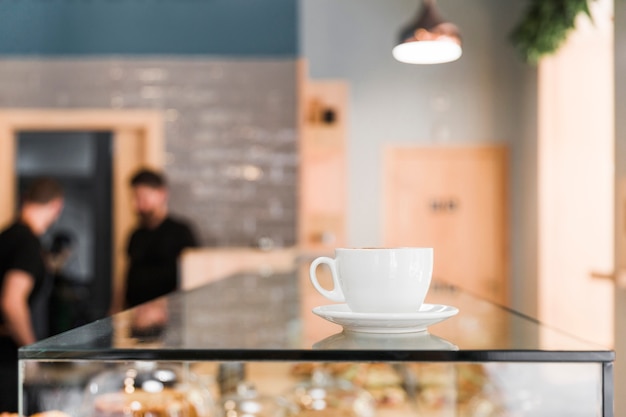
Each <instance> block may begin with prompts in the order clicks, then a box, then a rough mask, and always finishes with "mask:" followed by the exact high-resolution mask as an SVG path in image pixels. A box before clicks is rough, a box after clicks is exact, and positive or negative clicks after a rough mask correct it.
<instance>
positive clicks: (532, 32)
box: [510, 0, 595, 64]
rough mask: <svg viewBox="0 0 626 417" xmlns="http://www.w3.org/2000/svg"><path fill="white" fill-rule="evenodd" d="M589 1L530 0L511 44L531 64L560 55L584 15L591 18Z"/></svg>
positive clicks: (512, 36)
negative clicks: (555, 54)
mask: <svg viewBox="0 0 626 417" xmlns="http://www.w3.org/2000/svg"><path fill="white" fill-rule="evenodd" d="M588 1H595V0H530V3H529V5H528V7H527V9H526V12H525V14H524V16H523V17H522V20H521V21H520V22H519V24H518V25H517V26H516V27H515V28H514V29H513V31H512V32H511V36H510V37H511V41H512V42H513V45H514V46H515V47H516V48H517V50H518V51H519V52H520V54H521V55H522V58H523V59H524V60H525V61H526V62H529V63H532V64H536V63H537V62H538V61H539V59H540V58H541V57H543V56H545V55H549V54H552V53H554V52H556V51H557V50H558V49H559V47H560V46H561V45H562V44H563V42H564V41H565V39H566V38H567V35H568V34H569V32H570V31H571V30H572V29H573V28H574V27H575V25H576V17H577V16H578V15H579V14H580V13H584V14H586V15H587V16H589V18H590V19H591V12H590V11H589V3H588Z"/></svg>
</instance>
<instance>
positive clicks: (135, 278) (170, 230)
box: [111, 169, 197, 312]
mask: <svg viewBox="0 0 626 417" xmlns="http://www.w3.org/2000/svg"><path fill="white" fill-rule="evenodd" d="M130 185H131V188H132V193H133V205H134V209H135V212H136V214H137V216H138V219H139V225H138V227H137V228H136V229H135V230H134V231H133V233H132V234H131V236H130V239H129V241H128V247H127V254H128V261H129V264H128V271H127V274H126V282H125V285H124V288H122V289H121V291H119V292H118V293H117V294H114V297H113V306H112V309H111V310H112V312H117V311H120V310H121V309H123V308H130V307H134V306H137V305H139V304H142V303H144V302H146V301H149V300H152V299H154V298H157V297H160V296H162V295H165V294H167V293H169V292H172V291H174V290H176V289H177V288H178V259H179V256H180V254H181V252H182V251H183V249H185V248H189V247H195V246H197V241H196V238H195V236H194V233H193V232H192V230H191V228H190V226H189V225H188V224H187V223H185V222H184V221H182V220H180V219H175V218H173V217H172V216H171V215H170V214H169V210H168V205H167V204H168V189H167V184H166V181H165V177H164V176H163V175H162V174H161V173H159V172H156V171H152V170H148V169H142V170H140V171H139V172H137V173H136V174H135V175H134V176H133V177H132V179H131V181H130Z"/></svg>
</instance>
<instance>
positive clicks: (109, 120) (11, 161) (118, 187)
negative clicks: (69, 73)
mask: <svg viewBox="0 0 626 417" xmlns="http://www.w3.org/2000/svg"><path fill="white" fill-rule="evenodd" d="M163 121H164V118H163V114H162V112H161V111H157V110H112V109H89V110H85V109H5V110H0V190H1V192H2V199H0V227H1V226H3V225H6V224H7V223H9V222H10V221H11V220H12V219H13V218H14V216H15V207H16V201H15V198H16V186H17V178H16V156H17V155H16V151H17V136H18V134H19V132H20V131H110V132H112V137H113V161H112V162H113V167H112V175H113V178H112V182H111V183H112V188H113V189H112V190H111V191H112V194H111V195H112V196H113V202H112V207H111V213H112V214H113V216H112V228H113V230H112V237H113V239H112V244H113V248H112V252H111V253H112V259H111V262H112V264H113V265H112V271H113V277H112V280H111V282H112V290H113V294H115V293H116V292H117V291H119V288H120V286H121V285H122V283H123V279H124V274H123V271H124V270H125V268H126V257H125V250H124V248H125V246H126V238H127V236H128V233H129V232H130V230H131V229H132V228H133V225H134V216H133V213H132V210H131V208H132V207H131V201H130V195H129V193H128V178H129V176H130V175H131V174H132V172H133V171H135V170H136V169H137V168H139V167H142V166H147V167H152V168H156V169H161V168H162V167H163V163H164V132H163ZM131 143H132V144H133V145H131ZM129 146H139V149H135V151H134V152H128V147H129Z"/></svg>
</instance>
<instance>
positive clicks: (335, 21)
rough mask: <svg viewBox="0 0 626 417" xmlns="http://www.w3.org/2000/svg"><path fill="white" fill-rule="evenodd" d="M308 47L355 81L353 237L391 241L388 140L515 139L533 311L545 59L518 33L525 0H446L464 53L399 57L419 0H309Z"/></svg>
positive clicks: (518, 287) (331, 69) (518, 220)
mask: <svg viewBox="0 0 626 417" xmlns="http://www.w3.org/2000/svg"><path fill="white" fill-rule="evenodd" d="M300 3H301V5H300V19H301V29H300V50H301V53H302V55H303V56H304V57H305V58H306V59H308V61H309V73H310V76H311V77H312V78H342V79H346V80H348V81H349V83H350V88H351V102H350V106H351V108H350V114H349V117H350V137H349V142H348V146H349V158H348V159H349V160H348V165H349V166H348V172H349V178H348V185H349V207H348V214H349V215H348V229H349V230H348V241H349V244H350V245H352V246H377V245H380V244H381V243H382V230H381V228H382V215H383V213H382V191H383V190H382V189H381V181H382V172H381V162H382V152H381V151H382V147H383V146H384V145H385V144H389V143H403V144H407V143H411V144H431V143H444V144H446V143H447V144H455V143H476V142H486V141H496V142H500V141H504V142H507V143H509V145H510V147H511V210H512V212H511V261H512V262H511V272H512V277H513V291H512V293H513V297H514V298H513V304H514V306H517V307H518V308H522V309H523V310H525V311H527V312H529V313H532V312H534V309H535V301H534V300H535V279H536V254H535V249H534V248H535V243H536V218H535V212H536V197H535V195H536V185H535V180H536V174H535V171H536V169H535V165H536V131H537V125H536V114H535V113H536V68H534V67H531V66H528V65H526V64H523V63H522V62H521V61H520V60H519V59H518V58H517V55H516V52H515V50H514V49H513V47H512V46H511V44H510V42H509V40H508V36H509V33H510V31H511V29H512V28H513V25H514V24H515V23H516V22H517V19H518V18H519V12H520V9H521V7H523V5H524V4H525V2H524V1H522V0H507V1H503V0H474V1H471V2H467V1H459V0H456V1H455V0H440V1H439V7H440V9H441V12H442V14H443V15H444V17H445V18H447V19H448V20H450V21H452V22H454V23H455V24H457V25H458V26H459V28H460V30H461V34H462V36H463V42H464V45H463V57H461V59H460V60H459V61H457V62H453V63H448V64H442V65H436V66H416V65H408V64H402V63H398V62H396V61H395V60H394V59H393V58H392V56H391V48H392V47H393V45H394V42H395V39H396V36H397V33H398V31H399V29H400V27H402V26H404V25H405V24H406V23H407V22H408V21H409V20H410V19H411V18H412V17H413V15H414V14H416V13H417V10H418V7H419V6H420V5H421V1H419V0H300Z"/></svg>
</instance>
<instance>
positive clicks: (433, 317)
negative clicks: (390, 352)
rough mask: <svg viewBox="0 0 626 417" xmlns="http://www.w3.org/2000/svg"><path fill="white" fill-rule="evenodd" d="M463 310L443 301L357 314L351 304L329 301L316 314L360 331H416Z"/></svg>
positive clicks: (315, 309)
mask: <svg viewBox="0 0 626 417" xmlns="http://www.w3.org/2000/svg"><path fill="white" fill-rule="evenodd" d="M458 312H459V309H458V308H456V307H450V306H446V305H443V304H423V305H422V307H421V308H420V310H419V311H418V312H416V313H397V314H385V313H355V312H353V311H351V310H350V308H349V307H348V305H347V304H329V305H324V306H319V307H315V308H314V309H313V313H314V314H317V315H318V316H320V317H322V318H323V319H326V320H328V321H330V322H333V323H336V324H339V325H340V326H343V328H344V330H346V331H349V332H359V333H415V332H423V331H425V330H426V329H427V328H428V326H431V325H433V324H435V323H439V322H440V321H443V320H445V319H447V318H449V317H452V316H454V315H455V314H457V313H458Z"/></svg>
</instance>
